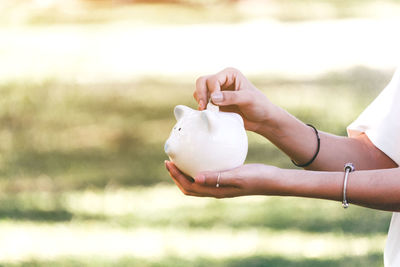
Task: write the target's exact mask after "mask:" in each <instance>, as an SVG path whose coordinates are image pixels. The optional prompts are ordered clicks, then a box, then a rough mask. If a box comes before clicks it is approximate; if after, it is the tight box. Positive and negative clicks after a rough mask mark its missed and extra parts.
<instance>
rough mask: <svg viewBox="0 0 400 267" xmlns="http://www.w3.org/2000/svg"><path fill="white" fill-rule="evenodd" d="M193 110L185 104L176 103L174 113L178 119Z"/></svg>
mask: <svg viewBox="0 0 400 267" xmlns="http://www.w3.org/2000/svg"><path fill="white" fill-rule="evenodd" d="M191 112H193V110H192V109H191V108H189V107H187V106H184V105H178V106H176V107H175V109H174V115H175V118H176V120H177V121H179V120H180V119H181V118H183V116H185V114H189V113H191Z"/></svg>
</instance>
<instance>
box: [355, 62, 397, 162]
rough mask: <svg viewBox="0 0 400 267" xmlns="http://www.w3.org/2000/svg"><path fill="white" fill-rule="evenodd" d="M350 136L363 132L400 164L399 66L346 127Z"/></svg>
mask: <svg viewBox="0 0 400 267" xmlns="http://www.w3.org/2000/svg"><path fill="white" fill-rule="evenodd" d="M347 133H348V135H349V136H350V137H352V136H357V135H359V134H361V133H365V134H366V135H367V136H368V138H369V139H370V140H371V142H372V143H373V144H374V145H375V146H376V147H377V148H379V149H380V150H381V151H382V152H384V153H385V154H386V155H387V156H389V157H390V158H391V159H392V160H394V161H395V162H396V163H397V164H399V165H400V68H399V69H398V70H397V71H396V73H395V74H394V76H393V78H392V80H391V81H390V83H389V84H388V85H387V87H386V88H385V89H384V90H383V91H382V92H381V93H380V95H379V96H378V97H377V98H376V99H375V100H374V101H373V102H372V103H371V104H370V105H369V106H368V107H367V108H366V109H365V110H364V112H362V113H361V115H360V116H359V117H358V118H357V119H356V120H355V121H354V122H353V123H351V124H350V125H349V126H348V127H347Z"/></svg>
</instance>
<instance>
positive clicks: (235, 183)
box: [165, 161, 280, 198]
mask: <svg viewBox="0 0 400 267" xmlns="http://www.w3.org/2000/svg"><path fill="white" fill-rule="evenodd" d="M165 167H166V168H167V170H168V172H169V173H170V175H171V177H172V179H173V180H174V182H175V183H176V185H177V186H178V187H179V189H180V190H181V191H182V192H183V193H184V194H185V195H189V196H197V197H215V198H228V197H237V196H245V195H269V194H277V193H278V192H279V185H280V182H279V179H278V178H277V175H276V174H277V170H278V168H276V167H273V166H268V165H263V164H246V165H242V166H240V167H237V168H235V169H232V170H228V171H223V172H202V173H199V174H197V175H196V177H194V179H193V178H191V177H189V176H187V175H185V174H184V173H182V172H181V171H180V170H179V169H178V168H177V167H176V166H175V164H174V163H172V162H170V161H165ZM219 174H220V178H219V181H218V184H219V187H216V185H217V180H218V175H219Z"/></svg>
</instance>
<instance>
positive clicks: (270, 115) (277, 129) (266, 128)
mask: <svg viewBox="0 0 400 267" xmlns="http://www.w3.org/2000/svg"><path fill="white" fill-rule="evenodd" d="M265 114H266V116H265V117H266V118H265V119H264V120H262V121H260V122H259V123H258V124H257V126H256V129H255V130H254V132H255V133H258V134H260V135H262V136H264V137H266V138H268V139H269V137H271V136H276V137H282V136H283V135H284V132H285V131H284V130H283V128H284V127H283V126H284V123H283V122H284V121H285V115H286V114H287V113H286V112H285V111H284V110H283V109H281V108H280V107H278V106H275V105H273V104H271V108H269V110H267V111H266V112H265Z"/></svg>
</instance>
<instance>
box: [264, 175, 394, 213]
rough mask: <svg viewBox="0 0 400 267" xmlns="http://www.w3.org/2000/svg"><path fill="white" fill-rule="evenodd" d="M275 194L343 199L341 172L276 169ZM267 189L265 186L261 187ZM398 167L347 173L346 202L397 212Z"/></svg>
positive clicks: (342, 177)
mask: <svg viewBox="0 0 400 267" xmlns="http://www.w3.org/2000/svg"><path fill="white" fill-rule="evenodd" d="M275 176H276V177H275V180H276V181H278V182H277V188H278V189H277V190H276V192H275V193H276V194H277V195H285V196H298V197H309V198H320V199H329V200H336V201H342V199H343V180H344V172H343V171H342V172H318V171H303V170H285V169H277V171H276V172H275ZM264 190H265V191H266V192H268V190H270V189H267V188H264ZM399 192H400V168H394V169H383V170H369V171H355V172H352V173H350V174H349V179H348V184H347V193H346V194H347V201H348V202H349V203H353V204H356V205H360V206H364V207H368V208H374V209H380V210H386V211H396V212H399V211H400V194H399Z"/></svg>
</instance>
